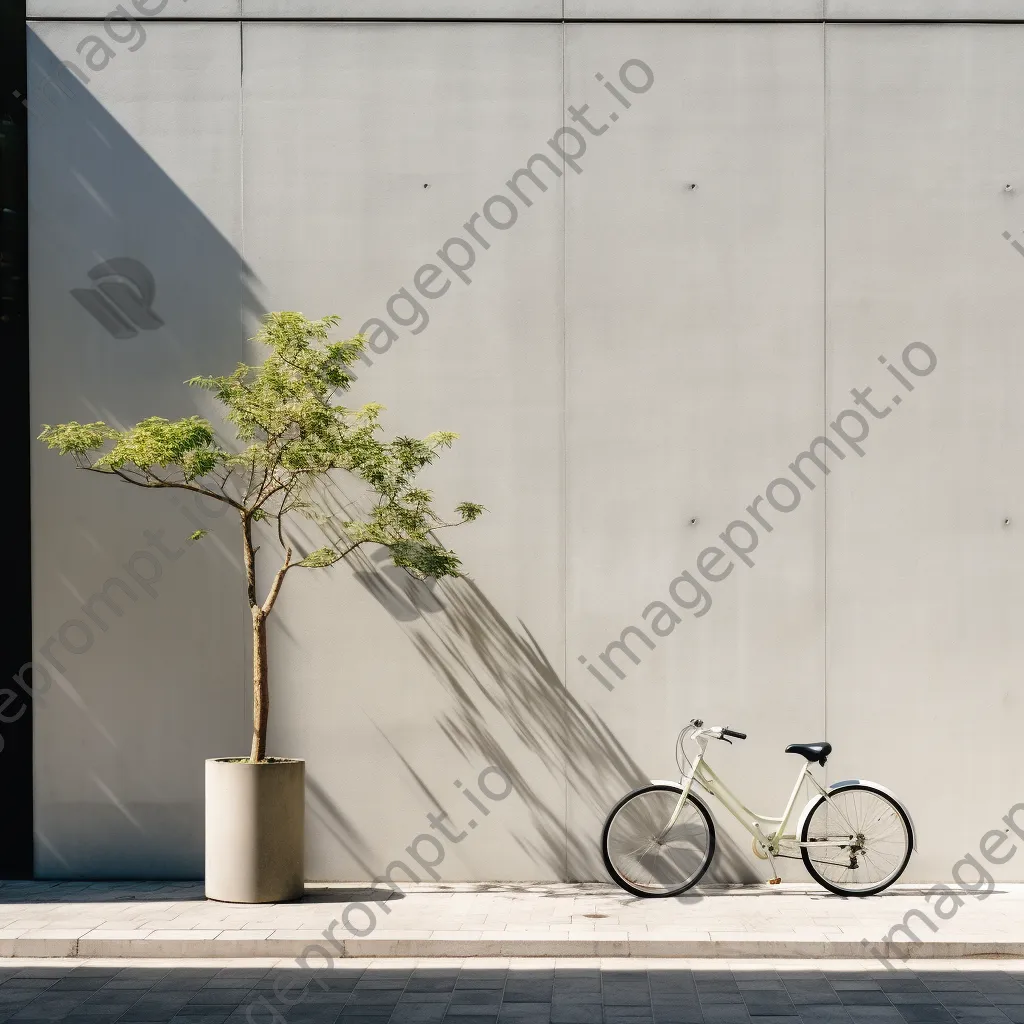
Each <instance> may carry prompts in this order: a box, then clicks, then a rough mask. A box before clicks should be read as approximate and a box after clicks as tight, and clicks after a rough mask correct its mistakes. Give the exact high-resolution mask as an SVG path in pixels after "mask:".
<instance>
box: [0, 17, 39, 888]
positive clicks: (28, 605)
mask: <svg viewBox="0 0 1024 1024" xmlns="http://www.w3.org/2000/svg"><path fill="white" fill-rule="evenodd" d="M26 80H27V76H26V72H25V3H24V0H0V97H2V99H0V206H2V208H3V217H2V220H0V343H2V345H0V351H2V352H3V359H4V378H5V379H4V401H5V403H6V407H7V419H8V423H9V425H10V429H11V431H12V438H13V441H12V443H11V445H10V447H9V450H8V451H7V452H6V455H5V457H6V461H7V476H8V480H9V484H10V485H9V488H8V492H7V494H8V503H7V507H6V509H5V512H4V519H5V520H6V522H5V523H4V528H5V530H6V532H7V535H8V537H9V538H10V542H9V543H8V545H7V550H6V552H5V561H7V562H8V564H7V569H8V572H7V579H8V588H7V595H6V601H5V602H4V603H5V604H6V605H7V607H6V609H5V614H4V625H3V629H2V630H0V793H2V802H0V878H31V877H32V846H33V838H32V702H31V699H30V696H29V694H27V693H25V692H24V691H22V690H21V689H20V688H19V687H18V686H17V684H16V683H15V682H13V681H12V680H11V678H10V677H11V676H13V675H16V674H17V673H18V669H19V667H20V666H21V665H23V664H25V662H27V661H29V660H30V659H31V647H32V622H31V615H32V575H31V546H30V544H29V530H30V523H31V517H30V487H29V444H30V443H31V435H30V434H29V433H27V432H26V430H27V428H28V427H29V426H30V424H29V399H28V393H29V391H28V279H27V275H26V268H27V266H28V234H27V225H28V180H27V140H26V115H27V110H26V108H25V106H24V98H25V93H26V88H27V86H26ZM11 690H13V691H16V697H15V699H13V700H12V698H11V693H10V692H9V691H11Z"/></svg>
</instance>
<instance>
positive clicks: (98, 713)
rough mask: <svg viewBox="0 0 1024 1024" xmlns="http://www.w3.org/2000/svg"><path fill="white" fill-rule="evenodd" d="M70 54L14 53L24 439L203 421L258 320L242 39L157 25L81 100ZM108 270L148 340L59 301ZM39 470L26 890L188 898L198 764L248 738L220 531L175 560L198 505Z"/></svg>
mask: <svg viewBox="0 0 1024 1024" xmlns="http://www.w3.org/2000/svg"><path fill="white" fill-rule="evenodd" d="M87 33H88V26H85V25H83V24H66V25H65V24H61V25H39V26H36V27H35V28H34V29H33V30H32V31H31V32H30V34H29V61H30V72H31V77H30V91H29V104H30V111H31V114H32V118H31V134H30V138H29V144H30V145H29V154H30V161H31V167H30V200H31V209H30V217H31V221H30V229H31V253H30V259H31V263H30V275H31V277H30V282H31V323H32V363H31V368H32V397H31V401H32V424H31V429H32V433H33V436H34V435H35V434H37V433H38V432H39V425H40V424H42V423H54V422H61V421H64V420H69V419H77V420H79V421H82V422H89V421H92V420H95V419H99V418H104V419H108V420H112V421H114V422H117V423H130V422H135V421H136V420H138V419H140V418H142V417H143V416H147V415H154V414H157V415H165V416H167V417H177V416H182V415H189V414H190V413H192V412H194V411H196V409H197V408H202V407H201V406H197V403H196V396H195V395H194V394H192V393H190V391H189V389H188V388H185V387H183V386H182V385H181V384H180V383H178V382H180V381H183V380H185V379H186V378H187V377H190V376H193V375H194V374H196V373H208V372H213V371H214V369H215V368H216V367H222V366H224V365H225V363H228V364H230V362H231V361H232V359H233V358H237V357H238V356H239V355H240V354H241V352H242V348H241V344H242V339H243V338H244V337H245V331H246V326H245V325H244V324H243V322H242V317H243V315H244V314H246V313H251V312H253V311H254V310H255V307H254V305H253V303H254V299H253V297H252V294H251V289H250V287H249V282H248V274H247V271H246V269H245V267H244V265H243V264H242V262H241V257H240V256H239V254H238V250H239V248H240V240H241V230H240V228H241V216H240V215H241V203H240V197H239V195H238V189H237V183H238V178H239V174H240V160H239V127H240V113H239V93H238V75H239V46H238V34H239V33H238V26H237V25H235V26H231V25H203V26H198V25H160V26H156V27H155V28H153V30H152V31H151V32H150V34H149V36H148V38H147V41H146V44H145V48H144V49H142V50H140V51H139V52H137V53H130V52H123V53H119V54H117V56H116V58H114V59H113V60H111V62H110V64H109V66H107V67H106V68H104V69H103V70H101V71H96V72H95V73H91V74H90V81H89V83H88V86H87V87H86V86H83V85H82V84H81V83H80V82H79V81H78V80H77V79H76V78H74V77H73V76H72V75H70V74H68V73H63V74H58V72H57V70H56V69H57V68H59V67H60V65H59V63H58V62H59V61H60V60H61V59H68V58H73V57H74V56H75V53H74V46H75V44H76V42H77V41H78V40H80V39H81V38H83V36H85V35H86V34H87ZM125 257H126V258H129V259H131V260H136V261H139V262H140V263H141V264H143V265H144V267H145V268H147V269H148V271H149V272H150V273H151V274H152V276H153V279H154V281H155V299H154V301H153V306H152V308H153V311H154V313H155V314H156V315H157V317H158V318H159V320H161V321H162V322H163V323H162V326H156V327H155V328H154V329H152V330H149V329H139V330H137V331H136V332H135V333H134V334H129V333H122V334H121V336H118V337H115V336H112V335H111V334H110V333H109V332H108V331H107V330H106V329H105V328H104V326H103V325H102V324H101V323H100V322H99V321H98V320H97V319H95V318H94V317H93V316H92V315H91V314H90V313H89V312H88V311H87V309H86V308H85V307H84V306H83V305H82V304H81V303H80V302H79V301H77V300H76V298H75V296H74V295H72V290H73V289H76V290H79V294H80V295H82V296H84V297H85V299H86V301H87V302H88V301H89V296H92V297H93V298H94V299H95V298H96V296H97V291H96V289H97V287H98V286H99V285H100V284H102V282H103V275H100V278H90V276H89V271H90V270H92V269H93V268H94V267H96V266H97V265H98V264H100V263H101V262H102V261H108V260H114V259H119V258H125ZM107 276H108V277H109V275H107ZM32 456H33V467H32V508H33V537H32V541H33V575H34V593H33V624H34V630H35V645H34V649H35V651H36V652H37V654H36V660H37V661H38V662H39V663H40V664H43V665H46V666H47V671H48V672H49V673H50V675H51V676H53V677H54V681H53V685H52V686H51V687H50V689H49V692H48V693H46V694H45V695H44V696H41V697H39V698H38V699H37V702H36V706H35V713H34V719H35V737H36V739H35V744H36V745H35V756H36V763H35V780H36V781H35V784H36V825H37V830H38V835H37V840H38V844H37V871H38V873H39V874H40V875H42V876H44V877H47V876H53V875H61V876H69V875H70V876H75V875H84V876H88V877H99V876H113V877H118V876H122V877H123V876H129V877H130V876H140V875H141V876H143V877H180V876H185V877H196V876H197V875H198V874H201V872H202V836H203V831H202V830H203V826H202V822H203V812H202V800H203V793H202V790H203V766H202V762H203V759H204V758H205V757H209V756H215V755H216V754H218V753H223V752H225V751H228V752H230V751H231V750H236V751H237V750H238V749H240V746H241V744H242V743H244V740H245V733H246V730H245V700H246V689H245V688H244V686H243V682H244V661H245V644H244V635H240V634H239V632H238V631H239V629H240V628H241V627H242V624H243V619H242V611H243V609H242V606H241V605H240V603H239V597H240V595H241V590H240V587H241V579H240V577H239V559H238V557H237V555H236V553H235V549H234V545H233V539H232V538H231V537H230V535H229V536H228V537H226V538H225V540H226V542H227V543H228V544H229V547H226V548H225V547H221V534H222V533H223V532H224V530H225V526H223V525H220V524H221V522H222V521H216V528H215V530H214V537H211V538H210V539H211V541H212V543H211V544H210V545H208V546H204V547H202V548H191V547H189V546H188V545H187V544H186V543H185V542H184V541H185V538H187V537H188V536H189V535H190V534H191V533H192V532H193V531H194V529H195V528H196V527H195V526H194V525H192V524H191V523H190V522H189V520H188V518H187V517H186V515H185V514H184V513H185V512H188V513H189V514H190V515H192V516H194V517H195V516H198V517H199V519H200V521H203V519H204V517H203V516H202V515H200V513H199V512H198V510H197V509H196V508H195V507H194V506H193V505H192V503H191V502H178V503H177V504H176V503H175V499H172V498H170V497H169V496H168V495H164V494H157V493H154V492H145V491H141V490H136V489H134V488H131V487H130V485H126V484H118V483H116V482H115V481H112V480H102V479H99V478H97V477H94V476H92V475H90V474H85V473H79V472H76V471H74V470H73V468H72V465H71V463H70V462H68V461H67V460H62V459H59V458H58V457H57V455H56V453H53V452H49V451H46V450H44V449H43V446H42V445H40V444H36V443H35V442H33V444H32ZM147 531H148V533H147ZM147 577H152V580H153V582H152V583H145V582H144V580H145V579H146V578H147ZM112 581H113V582H112ZM104 587H107V590H106V593H107V596H108V598H109V599H110V601H112V605H111V604H108V603H106V602H104V601H103V600H96V595H98V594H102V592H103V589H104ZM41 685H42V684H41Z"/></svg>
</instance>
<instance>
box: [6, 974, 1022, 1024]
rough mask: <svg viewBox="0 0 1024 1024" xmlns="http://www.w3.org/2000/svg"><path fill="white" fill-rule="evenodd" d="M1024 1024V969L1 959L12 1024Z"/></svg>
mask: <svg viewBox="0 0 1024 1024" xmlns="http://www.w3.org/2000/svg"><path fill="white" fill-rule="evenodd" d="M2 1021H10V1022H12V1024H13V1022H18V1024H21V1022H25V1024H30V1022H35V1024H42V1022H44V1021H47V1022H57V1021H60V1022H62V1024H108V1022H110V1024H112V1022H114V1021H117V1022H118V1024H141V1022H152V1024H243V1022H246V1024H442V1022H444V1024H956V1022H965V1024H967V1022H978V1024H1024V961H1019V960H1016V961H1008V960H1000V961H996V962H983V963H968V964H965V963H963V962H962V961H957V962H952V963H951V962H949V961H941V960H930V961H923V962H915V963H914V965H913V967H903V968H899V969H896V970H893V971H888V970H885V969H882V968H881V967H879V965H878V964H871V963H870V962H868V963H867V964H865V962H864V961H860V962H858V963H855V964H851V963H850V962H849V961H836V960H824V961H822V960H819V961H813V960H812V961H807V960H789V961H772V960H754V961H751V960H747V961H721V960H712V961H708V960H704V961H689V960H644V959H634V960H585V959H579V960H557V959H556V960H540V959H534V960H488V959H475V960H429V961H416V960H394V959H393V960H375V961H362V960H343V961H339V962H338V963H337V964H336V965H335V966H334V967H332V968H325V969H320V970H310V971H306V970H301V969H297V968H296V967H295V964H294V962H293V963H283V964H282V963H275V962H274V961H266V960H240V961H224V960H220V961H216V960H206V961H190V960H186V961H173V960H172V961H135V960H88V961H81V960H64V961H54V960H49V961H32V962H30V961H26V960H17V961H10V960H8V961H3V960H0V1022H2Z"/></svg>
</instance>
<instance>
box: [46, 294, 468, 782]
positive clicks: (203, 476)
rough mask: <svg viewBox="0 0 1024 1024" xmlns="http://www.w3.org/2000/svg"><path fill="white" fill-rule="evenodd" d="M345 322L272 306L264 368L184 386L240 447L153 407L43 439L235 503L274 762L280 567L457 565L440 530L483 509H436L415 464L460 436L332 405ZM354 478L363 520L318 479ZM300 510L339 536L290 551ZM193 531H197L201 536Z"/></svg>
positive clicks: (342, 363)
mask: <svg viewBox="0 0 1024 1024" xmlns="http://www.w3.org/2000/svg"><path fill="white" fill-rule="evenodd" d="M338 322H339V318H338V317H336V316H326V317H324V318H323V319H322V320H307V319H306V318H305V317H304V316H302V314H300V313H270V314H268V315H267V316H266V317H265V318H264V321H263V326H262V328H261V330H260V331H259V333H258V334H257V335H256V337H255V339H253V340H255V341H257V342H259V343H261V344H263V345H266V346H267V347H268V348H269V349H270V353H269V355H268V356H267V358H266V359H265V360H264V361H263V363H262V364H260V365H258V366H248V365H246V364H245V363H239V365H238V367H237V369H236V370H235V371H234V373H232V374H230V375H229V376H226V377H194V378H193V379H192V380H190V381H187V383H188V384H189V385H190V386H192V387H198V388H203V389H204V390H206V391H210V392H212V393H213V395H214V396H215V397H216V398H217V400H218V401H219V402H220V403H221V404H222V405H223V406H224V408H225V411H226V413H225V416H226V419H227V421H228V422H229V423H231V424H232V425H233V427H234V430H235V433H236V436H237V439H238V442H239V446H238V447H239V450H237V451H228V450H226V449H225V448H223V447H221V445H220V444H219V442H218V440H217V439H216V438H215V436H214V432H213V428H212V427H211V426H210V424H209V422H207V421H206V420H205V419H202V418H201V417H199V416H189V417H186V418H185V419H180V420H175V421H169V420H165V419H162V418H160V417H159V416H151V417H149V418H148V419H144V420H142V421H141V422H139V423H137V424H136V425H135V426H134V427H130V428H129V429H127V430H117V429H115V428H113V427H110V426H107V424H106V423H102V422H97V423H75V422H72V423H62V424H59V425H58V426H45V427H44V428H43V432H42V433H41V434H40V435H39V439H40V440H42V441H44V442H45V443H46V444H47V445H48V446H49V447H50V448H56V449H57V450H58V451H59V452H60V454H61V455H71V456H72V457H73V458H74V460H75V462H76V464H77V465H78V467H79V468H81V469H86V470H89V471H90V472H93V473H103V474H106V475H108V476H112V477H116V478H117V479H119V480H122V481H124V482H125V483H129V484H134V485H135V486H137V487H151V488H168V487H170V488H177V489H180V490H185V491H194V492H195V493H197V494H202V495H205V496H206V497H208V498H213V499H216V500H217V501H221V502H224V503H226V504H227V505H230V506H231V507H232V508H234V509H235V511H236V513H237V514H238V518H239V524H240V527H241V532H242V550H243V553H244V556H245V576H246V593H247V597H248V601H249V608H250V610H251V612H252V636H253V730H252V751H251V755H250V759H251V760H252V761H253V762H259V761H263V760H265V759H266V749H267V718H268V713H269V711H270V693H269V685H268V684H269V679H268V664H267V620H268V618H269V617H270V614H271V612H272V611H273V610H274V605H275V603H276V602H277V598H278V595H279V594H280V591H281V586H282V584H283V583H284V581H285V577H286V576H287V575H288V573H289V572H291V570H292V569H299V568H301V569H326V568H327V567H328V566H331V565H334V563H335V562H338V561H341V559H343V558H346V557H347V556H349V555H351V554H352V553H353V552H354V551H355V550H356V549H357V548H359V547H360V546H361V545H363V544H381V545H383V546H384V547H386V548H387V549H388V552H389V554H390V556H391V559H392V560H393V561H394V563H395V564H396V565H398V566H401V567H403V568H404V569H406V570H407V571H408V572H409V573H411V574H412V575H413V576H415V577H417V578H419V579H423V578H427V577H430V578H435V579H436V578H439V577H442V576H458V575H460V562H459V559H458V557H457V556H456V554H455V553H454V552H453V551H450V550H448V549H447V548H445V547H444V546H443V545H441V544H439V543H437V541H436V540H435V538H434V531H436V530H439V529H442V528H445V527H449V526H457V525H461V524H462V523H466V522H471V521H472V520H474V519H476V518H477V517H478V516H479V515H480V514H481V513H482V512H483V511H484V509H483V507H482V506H481V505H477V504H474V503H473V502H469V501H466V502H463V503H462V504H461V505H458V506H456V513H457V515H458V518H457V519H456V520H455V521H454V522H449V521H446V520H444V519H442V518H441V517H440V516H438V515H437V513H436V512H435V511H434V507H433V495H432V494H431V492H430V491H428V490H424V489H423V488H421V487H418V486H416V477H417V474H418V473H419V472H420V470H422V469H423V468H424V467H425V466H429V465H430V464H431V463H432V462H433V461H434V460H435V459H436V458H437V456H438V455H439V453H440V452H441V451H442V449H444V448H449V447H451V444H452V442H453V441H454V440H455V439H456V437H457V436H458V435H457V434H453V433H451V432H449V431H437V432H435V433H433V434H430V435H428V436H427V437H425V438H424V439H423V440H419V439H418V438H414V437H404V436H403V437H395V438H394V439H392V440H390V441H387V440H382V439H381V438H380V437H379V436H378V435H379V433H380V430H381V426H380V423H379V418H380V413H381V412H382V410H383V406H381V405H378V404H377V403H372V402H371V403H369V404H367V405H364V406H362V407H361V408H358V409H349V408H346V407H345V406H344V405H338V404H335V402H334V399H335V396H336V395H337V393H338V392H339V391H347V390H348V388H349V387H350V386H351V383H352V380H353V377H352V376H351V375H350V374H349V373H348V367H349V366H350V365H351V364H352V363H353V362H354V361H355V360H356V359H357V358H358V356H359V353H360V351H361V350H362V348H363V345H364V343H365V341H364V339H363V337H362V336H356V337H354V338H349V339H348V340H346V341H333V342H332V341H329V340H328V331H329V329H330V328H332V327H334V326H336V325H337V323H338ZM339 470H340V471H344V472H345V473H347V474H350V476H351V477H353V478H355V479H356V480H357V481H360V482H361V483H362V484H363V485H364V489H365V490H366V492H367V495H368V497H367V501H366V503H365V506H364V507H366V508H368V509H369V511H368V512H367V513H366V514H364V515H362V516H360V517H358V518H356V517H353V518H351V519H344V518H340V517H337V516H336V515H335V514H334V513H333V512H331V511H330V510H329V507H328V505H327V504H326V503H325V501H324V500H323V498H322V491H321V488H322V487H323V486H324V485H328V484H329V481H328V480H327V479H326V478H327V477H328V475H329V474H332V473H334V472H335V471H339ZM292 513H296V514H299V515H303V516H306V517H307V518H309V519H312V520H313V521H315V522H317V523H318V524H320V525H321V526H322V527H325V528H327V529H328V530H332V532H334V533H339V534H340V536H341V537H342V540H341V541H340V542H337V543H334V544H332V545H330V546H327V547H321V548H317V549H316V550H314V551H311V552H309V554H307V555H305V556H303V557H296V556H295V553H294V549H293V544H292V542H291V541H289V540H286V538H285V532H284V524H285V520H286V517H288V516H289V515H290V514H292ZM260 522H267V523H268V524H269V525H270V526H271V527H276V530H275V531H274V532H275V533H276V537H277V540H278V542H279V543H280V545H281V549H282V550H283V552H284V557H283V561H282V562H281V564H280V567H279V568H278V569H277V571H276V572H275V574H274V577H273V580H272V581H271V583H270V586H269V588H268V590H267V593H266V596H265V597H264V598H263V600H262V601H261V600H260V598H259V591H258V589H257V579H256V577H257V573H256V553H257V551H258V550H259V549H258V547H257V546H255V545H254V543H253V526H254V524H256V523H260ZM205 532H206V531H204V530H199V531H197V532H196V533H194V534H193V535H192V537H191V539H192V540H196V541H198V540H200V539H201V538H202V537H203V536H204V535H205Z"/></svg>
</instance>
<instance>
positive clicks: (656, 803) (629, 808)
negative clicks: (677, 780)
mask: <svg viewBox="0 0 1024 1024" xmlns="http://www.w3.org/2000/svg"><path fill="white" fill-rule="evenodd" d="M678 803H679V793H678V791H675V790H669V789H653V790H645V791H641V792H639V793H636V794H634V795H633V796H632V797H630V799H629V800H628V801H627V802H626V803H624V804H623V805H622V806H621V807H620V808H619V809H618V811H617V812H616V813H615V814H614V815H613V816H612V818H611V819H610V821H609V822H608V825H607V828H606V832H605V855H606V857H607V859H608V861H609V866H610V867H611V868H612V870H613V874H615V875H617V876H618V877H619V878H621V879H623V880H624V881H625V882H626V883H628V884H629V885H631V886H633V887H635V888H636V889H638V890H641V891H642V892H643V893H644V894H645V895H652V896H657V895H665V894H667V893H670V892H674V891H677V890H679V889H682V888H685V887H687V886H688V885H689V884H692V880H693V879H695V878H696V877H698V876H699V875H700V874H701V873H702V872H703V870H704V868H705V867H706V864H707V859H708V857H709V856H710V850H711V834H710V831H709V828H708V825H707V822H706V821H705V820H704V817H703V815H702V813H701V812H700V811H699V810H698V809H697V807H696V805H695V804H693V803H692V802H691V801H687V802H686V803H685V804H684V805H683V807H682V808H681V809H680V813H679V816H678V818H677V819H676V821H675V822H674V823H673V825H672V827H671V828H667V825H668V822H669V821H670V820H671V818H672V815H673V814H674V813H675V810H676V806H677V805H678Z"/></svg>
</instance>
